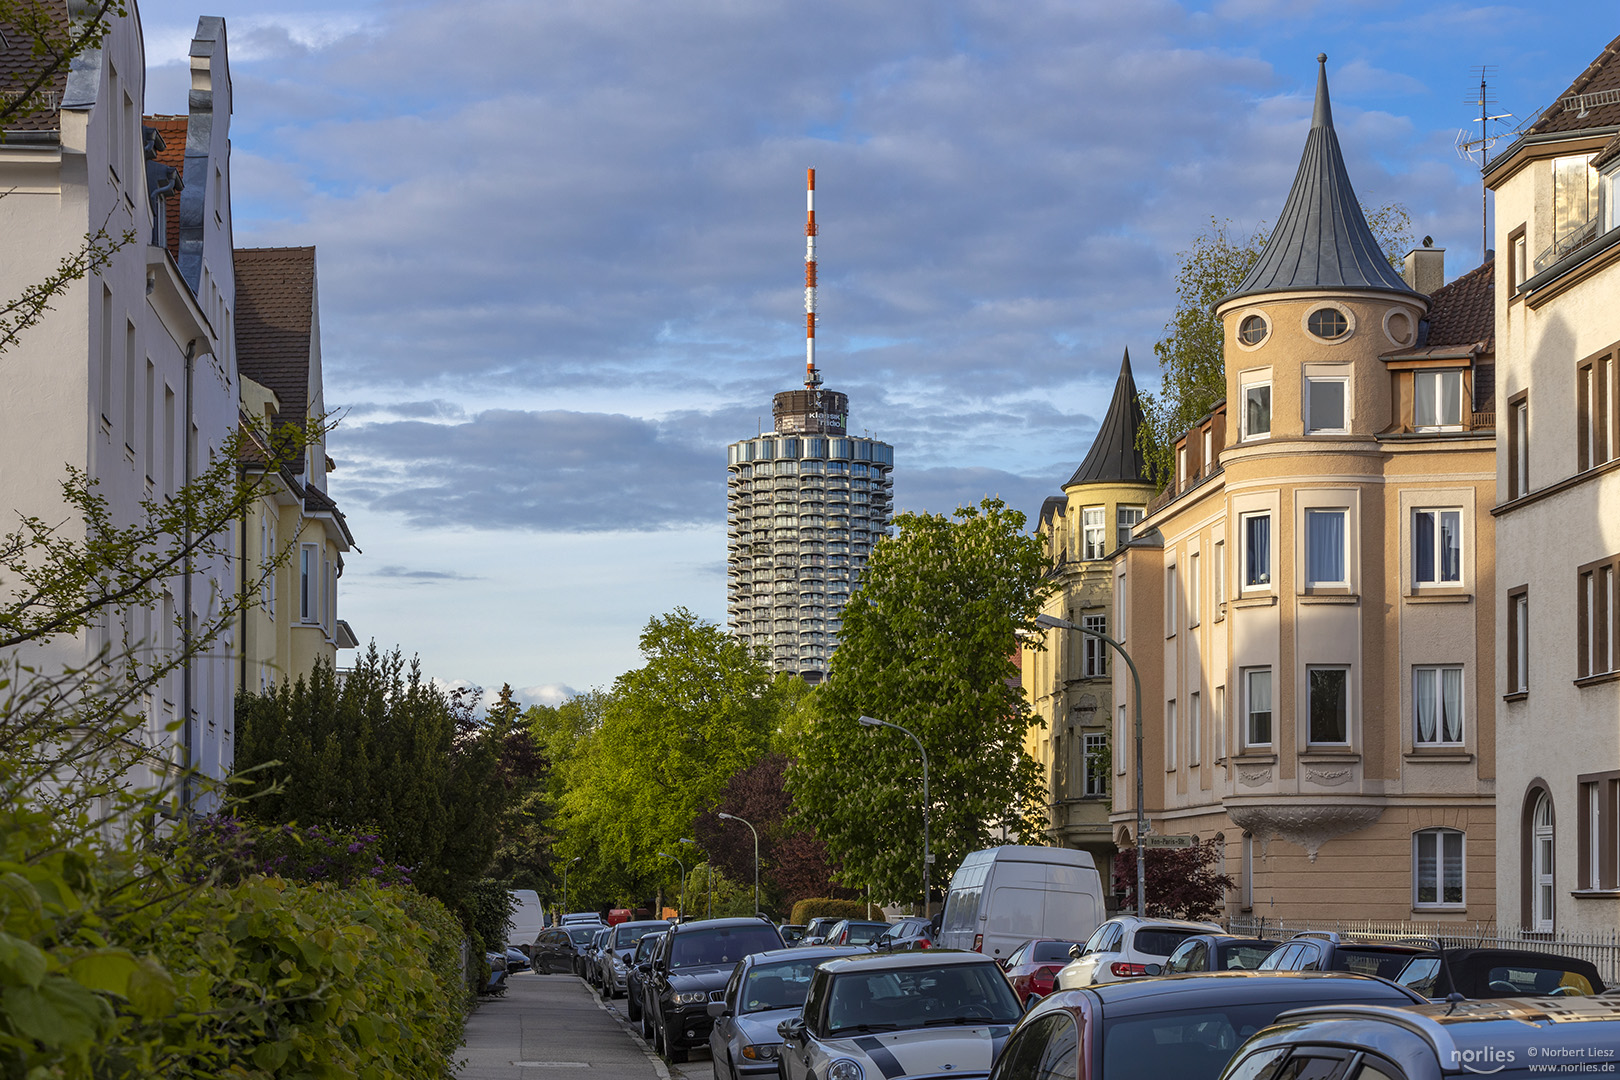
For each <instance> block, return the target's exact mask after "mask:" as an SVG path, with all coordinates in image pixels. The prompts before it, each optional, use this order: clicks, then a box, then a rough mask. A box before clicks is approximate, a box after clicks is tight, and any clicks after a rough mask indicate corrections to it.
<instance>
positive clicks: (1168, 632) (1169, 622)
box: [1164, 563, 1181, 637]
mask: <svg viewBox="0 0 1620 1080" xmlns="http://www.w3.org/2000/svg"><path fill="white" fill-rule="evenodd" d="M1177 584H1178V582H1177V578H1176V564H1175V563H1171V564H1170V565H1169V566H1167V567H1165V568H1164V636H1165V637H1175V636H1176V628H1177V626H1178V625H1179V623H1180V612H1181V597H1180V595H1179V593H1180V590H1179V589H1178V588H1177Z"/></svg>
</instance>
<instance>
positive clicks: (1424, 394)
mask: <svg viewBox="0 0 1620 1080" xmlns="http://www.w3.org/2000/svg"><path fill="white" fill-rule="evenodd" d="M1412 379H1413V393H1412V425H1413V426H1414V427H1416V428H1417V429H1418V430H1419V431H1459V430H1461V429H1462V412H1463V404H1462V385H1463V379H1462V372H1461V371H1418V372H1414V373H1413V376H1412Z"/></svg>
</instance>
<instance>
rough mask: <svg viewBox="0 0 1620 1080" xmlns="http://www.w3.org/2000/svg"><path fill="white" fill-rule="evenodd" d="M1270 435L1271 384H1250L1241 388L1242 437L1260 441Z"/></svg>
mask: <svg viewBox="0 0 1620 1080" xmlns="http://www.w3.org/2000/svg"><path fill="white" fill-rule="evenodd" d="M1270 434H1271V384H1270V383H1269V382H1263V383H1250V384H1248V385H1246V386H1244V388H1243V437H1244V438H1245V439H1261V438H1265V437H1266V436H1268V435H1270Z"/></svg>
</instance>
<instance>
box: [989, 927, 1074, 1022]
mask: <svg viewBox="0 0 1620 1080" xmlns="http://www.w3.org/2000/svg"><path fill="white" fill-rule="evenodd" d="M1077 947H1078V946H1077V943H1076V942H1073V941H1059V940H1058V939H1056V938H1035V939H1034V940H1032V941H1026V942H1024V943H1023V944H1022V945H1020V946H1018V948H1016V949H1014V950H1013V951H1012V955H1011V956H1009V957H1007V959H1005V960H1003V961H1001V966H1002V970H1004V971H1005V972H1006V973H1007V979H1008V981H1009V982H1011V983H1012V988H1013V993H1015V994H1017V995H1018V1000H1019V1001H1022V1002H1023V1003H1024V1006H1025V1007H1026V1008H1028V1007H1029V1006H1031V1005H1033V1004H1035V1002H1037V1001H1039V1000H1041V998H1043V997H1045V996H1046V995H1047V994H1050V993H1051V992H1052V991H1053V990H1056V989H1057V974H1058V972H1059V971H1062V970H1063V967H1064V965H1065V964H1067V963H1068V962H1069V952H1070V950H1071V949H1074V948H1077Z"/></svg>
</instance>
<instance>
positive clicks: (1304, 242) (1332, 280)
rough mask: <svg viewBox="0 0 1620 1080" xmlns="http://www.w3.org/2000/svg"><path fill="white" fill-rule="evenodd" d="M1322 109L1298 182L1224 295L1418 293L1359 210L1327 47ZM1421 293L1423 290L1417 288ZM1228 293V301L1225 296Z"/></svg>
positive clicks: (1319, 89) (1319, 90)
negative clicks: (1331, 90) (1336, 118)
mask: <svg viewBox="0 0 1620 1080" xmlns="http://www.w3.org/2000/svg"><path fill="white" fill-rule="evenodd" d="M1316 60H1317V63H1318V64H1320V65H1321V67H1320V68H1319V69H1318V71H1317V76H1316V109H1315V112H1314V113H1313V114H1312V116H1311V132H1310V134H1309V135H1307V136H1306V137H1305V154H1304V156H1303V157H1301V158H1300V161H1299V172H1298V173H1297V174H1295V176H1294V187H1293V190H1292V191H1290V192H1289V193H1288V202H1287V203H1285V204H1284V205H1283V210H1282V214H1281V215H1280V216H1279V217H1278V218H1277V227H1276V228H1275V229H1273V230H1272V231H1271V238H1270V239H1269V240H1267V241H1266V248H1265V250H1264V251H1262V252H1261V253H1260V258H1259V260H1258V261H1257V262H1256V263H1255V264H1254V268H1253V269H1251V270H1250V271H1249V274H1248V276H1247V277H1245V278H1244V279H1243V284H1241V285H1239V286H1238V288H1237V291H1236V292H1234V293H1232V295H1230V296H1228V297H1227V298H1226V300H1236V299H1237V298H1238V297H1241V296H1249V295H1252V294H1254V293H1268V292H1287V291H1290V290H1305V289H1377V290H1380V291H1384V292H1396V293H1405V294H1407V295H1414V293H1415V290H1413V289H1412V287H1411V286H1409V285H1407V284H1406V282H1405V281H1403V280H1401V276H1400V275H1399V274H1397V273H1396V272H1395V270H1394V269H1393V268H1392V267H1391V266H1390V265H1389V260H1388V259H1386V258H1384V253H1383V251H1382V250H1380V249H1379V247H1378V241H1377V240H1375V239H1373V234H1372V230H1371V229H1369V228H1368V227H1367V219H1366V218H1365V217H1364V216H1363V215H1362V213H1361V203H1360V202H1358V201H1357V200H1356V192H1355V189H1354V188H1352V187H1351V186H1350V174H1349V173H1348V172H1346V171H1345V167H1344V154H1343V153H1342V152H1341V151H1340V149H1339V137H1338V135H1336V134H1335V133H1334V131H1333V109H1332V107H1331V106H1330V105H1329V103H1328V85H1327V54H1326V53H1321V54H1318V55H1317V57H1316ZM1418 295H1421V294H1418ZM1226 300H1223V301H1222V303H1225V302H1226Z"/></svg>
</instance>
